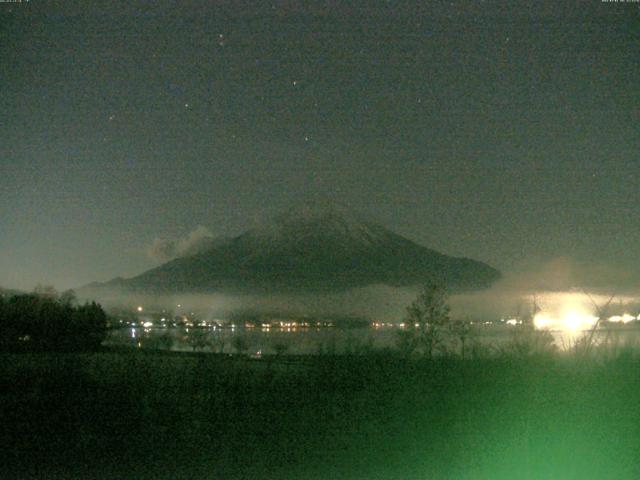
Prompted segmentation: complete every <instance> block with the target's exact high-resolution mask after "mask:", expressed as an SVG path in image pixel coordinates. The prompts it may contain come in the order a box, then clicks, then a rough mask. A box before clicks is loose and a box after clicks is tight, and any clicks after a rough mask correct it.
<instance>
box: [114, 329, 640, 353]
mask: <svg viewBox="0 0 640 480" xmlns="http://www.w3.org/2000/svg"><path fill="white" fill-rule="evenodd" d="M398 331H399V329H398V328H373V327H361V328H349V329H344V328H337V327H333V328H302V329H260V328H242V327H237V328H217V329H213V328H156V327H151V328H143V327H129V328H121V329H115V330H112V331H111V332H110V334H109V337H108V338H107V340H106V341H105V345H110V346H121V347H125V346H128V347H133V348H156V349H165V350H166V349H170V350H173V351H194V350H198V351H204V352H215V353H236V352H238V351H242V352H243V353H247V354H250V355H261V354H263V355H269V354H274V353H276V352H278V351H279V352H281V353H286V354H291V355H318V354H348V353H365V352H368V351H371V350H374V349H377V350H379V349H388V348H391V349H393V348H396V344H397V339H398ZM584 333H585V332H563V331H555V332H552V335H553V337H554V341H555V344H556V346H557V347H558V349H560V350H569V349H571V348H572V346H573V345H574V344H575V341H576V339H578V338H579V337H580V336H581V335H583V334H584ZM513 336H514V330H513V329H511V328H508V327H488V328H483V329H481V330H480V331H478V332H476V333H475V334H473V335H472V337H471V338H472V339H471V340H470V342H477V343H480V344H482V345H485V346H488V347H492V346H493V347H500V346H501V345H504V344H505V343H506V342H509V341H510V340H512V339H513ZM596 340H597V341H603V340H608V341H609V342H611V343H614V344H616V345H618V346H620V345H629V344H633V345H634V346H636V345H638V344H639V342H640V329H639V328H637V327H633V328H625V329H610V330H599V331H598V332H597V334H596ZM451 348H452V349H453V350H455V349H456V348H459V344H458V345H452V346H451Z"/></svg>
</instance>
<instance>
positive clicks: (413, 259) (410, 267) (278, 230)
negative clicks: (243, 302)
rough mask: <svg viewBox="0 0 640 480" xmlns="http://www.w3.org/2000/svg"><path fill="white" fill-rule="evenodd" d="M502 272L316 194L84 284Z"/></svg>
mask: <svg viewBox="0 0 640 480" xmlns="http://www.w3.org/2000/svg"><path fill="white" fill-rule="evenodd" d="M499 277H500V273H499V272H498V271H497V270H496V269H494V268H492V267H490V266H489V265H487V264H485V263H482V262H479V261H475V260H471V259H468V258H457V257H450V256H447V255H443V254H441V253H438V252H436V251H434V250H431V249H429V248H426V247H424V246H421V245H419V244H417V243H414V242H412V241H411V240H408V239H406V238H404V237H402V236H400V235H398V234H396V233H393V232H391V231H390V230H388V229H386V228H384V227H383V226H381V225H378V224H375V223H370V222H367V221H364V220H362V219H361V218H360V217H358V216H357V215H356V214H354V213H353V212H352V211H350V210H349V209H348V208H346V207H343V206H341V205H339V204H336V203H333V202H329V201H321V202H317V201H316V202H306V203H303V204H302V205H299V206H297V207H295V208H292V209H290V210H289V211H287V212H284V213H283V214H281V215H279V216H277V217H276V218H274V219H273V220H272V221H270V222H268V223H266V224H264V225H261V226H259V227H256V228H254V229H251V230H249V231H247V232H245V233H243V234H241V235H239V236H237V237H234V238H229V239H224V240H222V241H211V239H209V243H208V246H207V248H203V249H202V248H199V249H197V253H195V254H189V255H186V256H183V257H180V258H176V259H174V260H171V261H169V262H167V263H165V264H163V265H160V266H159V267H156V268H153V269H151V270H148V271H146V272H144V273H142V274H140V275H138V276H136V277H133V278H130V279H122V278H117V279H114V280H111V281H110V282H107V283H104V284H98V283H94V284H91V285H90V286H87V287H86V288H91V289H92V290H93V289H101V288H112V289H117V290H119V291H122V292H123V293H126V292H130V293H154V294H155V293H158V294H164V293H209V292H234V293H242V292H246V293H251V292H283V291H288V292H291V291H304V292H313V291H344V290H348V289H351V288H356V287H365V286H368V285H389V286H412V285H417V284H420V283H424V282H427V281H437V282H441V283H443V284H446V285H447V286H448V287H449V288H451V289H452V290H473V289H480V288H485V287H488V286H489V285H491V284H492V283H493V282H494V281H496V280H497V279H498V278H499Z"/></svg>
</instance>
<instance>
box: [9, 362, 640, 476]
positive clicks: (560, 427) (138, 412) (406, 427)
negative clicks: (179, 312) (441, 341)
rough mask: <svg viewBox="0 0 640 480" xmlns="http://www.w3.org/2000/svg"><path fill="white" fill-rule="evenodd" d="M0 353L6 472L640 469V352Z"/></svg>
mask: <svg viewBox="0 0 640 480" xmlns="http://www.w3.org/2000/svg"><path fill="white" fill-rule="evenodd" d="M0 362H1V363H0V365H1V367H0V371H1V374H0V392H1V393H0V395H1V397H0V398H1V402H0V415H1V416H0V418H1V420H2V426H3V428H2V430H1V433H0V435H1V445H0V451H1V452H2V462H0V469H2V471H0V477H1V478H16V479H17V478H47V479H49V478H105V479H107V478H109V479H111V478H113V479H116V478H118V479H119V478H154V479H155V478H159V479H165V478H166V479H169V478H172V479H174V478H175V479H180V478H189V479H191V478H193V479H200V478H203V479H236V478H248V479H249V478H251V479H253V478H256V479H270V478H273V479H345V480H346V479H348V480H351V479H381V480H382V479H384V480H386V479H399V480H402V479H503V478H504V479H520V478H522V479H574V478H575V479H627V478H628V479H637V478H640V362H638V361H637V360H636V359H634V358H632V357H625V356H620V357H618V358H617V359H615V360H608V361H577V360H576V359H575V358H571V357H566V358H536V359H532V358H527V359H515V358H506V357H504V358H488V359H482V360H473V361H461V360H456V359H440V360H436V361H406V360H402V359H399V358H397V357H394V356H391V355H371V356H353V357H350V356H336V357H332V356H319V357H315V358H311V357H307V358H301V357H290V358H284V359H278V360H273V361H271V360H269V359H266V360H265V359H263V360H260V361H251V360H248V359H244V358H238V357H227V356H217V355H211V354H176V353H164V354H162V353H153V352H144V351H130V352H126V351H123V352H101V353H94V354H56V355H54V354H3V355H0Z"/></svg>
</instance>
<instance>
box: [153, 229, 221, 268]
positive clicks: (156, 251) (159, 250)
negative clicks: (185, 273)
mask: <svg viewBox="0 0 640 480" xmlns="http://www.w3.org/2000/svg"><path fill="white" fill-rule="evenodd" d="M213 241H214V237H213V235H212V233H211V232H210V231H209V229H208V228H207V227H203V226H202V225H198V227H197V228H196V229H195V230H193V231H192V232H190V233H189V234H187V235H186V236H185V237H183V238H179V239H177V240H166V239H163V238H156V239H154V240H153V242H152V243H151V245H149V247H148V248H147V249H146V251H147V255H148V256H149V257H150V258H152V259H154V260H156V261H159V262H168V261H169V260H173V259H174V258H179V257H184V256H187V255H194V254H196V253H198V252H200V251H202V250H203V249H205V248H206V247H207V246H209V245H211V244H212V243H213Z"/></svg>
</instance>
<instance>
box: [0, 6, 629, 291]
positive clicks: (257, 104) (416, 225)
mask: <svg viewBox="0 0 640 480" xmlns="http://www.w3.org/2000/svg"><path fill="white" fill-rule="evenodd" d="M347 4H351V5H357V4H358V2H341V3H338V2H330V1H324V2H320V1H319V2H296V1H284V2H266V1H265V2H262V1H261V2H255V3H253V2H242V1H228V2H215V3H214V2H192V1H181V2H136V1H133V0H132V1H128V2H100V3H98V2H92V1H85V0H83V1H61V2H44V1H38V0H31V1H30V2H24V1H23V2H22V3H0V82H1V85H2V87H1V89H0V285H1V286H4V287H12V288H23V289H29V290H30V289H32V288H33V286H34V285H35V284H36V283H45V284H46V283H49V284H54V285H55V286H56V287H58V288H59V289H63V288H69V287H77V286H80V285H83V284H86V283H88V282H91V281H95V280H98V281H104V280H108V279H110V278H113V277H115V276H131V275H134V274H137V273H140V272H142V271H144V270H146V269H148V268H151V267H152V266H155V265H157V260H154V259H152V258H150V257H149V255H148V254H147V250H148V247H149V245H151V244H152V242H153V241H154V239H157V238H164V239H174V238H180V237H184V236H186V235H188V234H189V232H192V231H193V230H195V229H196V228H198V226H204V227H206V228H208V229H209V231H211V232H212V234H214V235H234V234H238V233H241V232H242V231H243V230H245V229H247V228H250V227H251V226H253V225H254V224H255V223H256V222H258V221H260V220H261V219H263V218H268V217H269V216H272V215H274V214H276V213H277V212H279V211H281V210H283V209H286V208H288V207H289V206H291V205H295V204H297V203H299V202H301V201H304V200H306V199H308V198H313V197H315V196H323V197H330V198H333V199H335V200H337V201H339V202H342V203H344V204H347V205H350V206H351V207H352V208H353V209H354V210H356V211H357V212H360V213H361V214H363V215H364V216H366V217H369V218H371V219H373V220H375V221H377V222H379V223H382V224H383V225H385V226H387V227H389V228H390V229H392V230H394V231H396V232H398V233H400V234H403V235H405V236H407V237H408V238H410V239H412V240H414V241H417V242H419V243H421V244H423V245H425V246H428V247H431V248H434V249H436V250H439V251H441V252H443V253H446V254H450V255H456V256H468V257H471V258H474V259H477V260H482V261H485V262H487V263H489V264H491V265H493V266H495V267H497V268H499V269H501V270H503V271H504V272H512V271H522V270H526V269H531V268H536V266H537V265H541V264H545V263H547V262H550V261H554V259H558V258H562V259H565V261H568V262H575V263H576V264H583V265H597V266H598V268H604V269H610V270H614V271H617V270H620V271H631V272H633V271H635V270H638V271H640V255H639V253H640V187H639V182H640V3H631V2H629V3H620V2H618V3H613V2H601V1H600V0H592V1H586V2H577V1H572V2H564V1H554V2H539V1H534V0H529V1H527V2H521V1H516V2H503V1H500V2H497V1H496V2H491V1H474V2H471V1H466V2H460V1H454V2H393V1H387V2H366V5H373V4H376V5H378V6H377V7H375V8H372V7H370V6H367V7H366V8H365V7H355V6H347ZM427 4H428V5H427ZM205 5H206V6H205ZM360 5H365V3H364V2H363V3H361V4H360Z"/></svg>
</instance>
